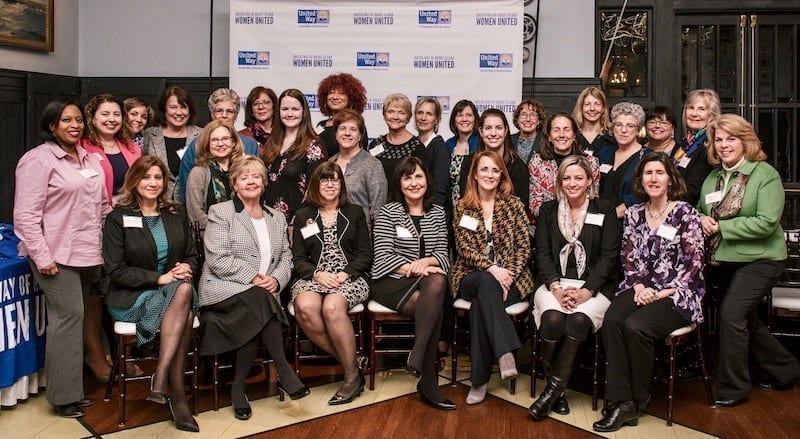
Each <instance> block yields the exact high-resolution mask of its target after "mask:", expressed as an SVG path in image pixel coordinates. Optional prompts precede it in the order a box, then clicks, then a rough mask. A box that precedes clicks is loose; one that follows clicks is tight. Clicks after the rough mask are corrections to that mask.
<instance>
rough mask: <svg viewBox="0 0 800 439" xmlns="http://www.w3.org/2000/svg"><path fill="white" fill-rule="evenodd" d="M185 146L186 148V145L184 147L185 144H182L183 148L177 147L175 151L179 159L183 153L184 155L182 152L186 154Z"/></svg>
mask: <svg viewBox="0 0 800 439" xmlns="http://www.w3.org/2000/svg"><path fill="white" fill-rule="evenodd" d="M186 148H187V147H186V146H184V147H183V148H181V149H179V150H177V151H175V154H178V158H179V159H181V160H182V159H183V155H184V154H186Z"/></svg>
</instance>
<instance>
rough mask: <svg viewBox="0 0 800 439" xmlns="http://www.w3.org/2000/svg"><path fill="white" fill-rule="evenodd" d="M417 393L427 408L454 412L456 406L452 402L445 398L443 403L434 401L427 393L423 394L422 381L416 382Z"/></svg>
mask: <svg viewBox="0 0 800 439" xmlns="http://www.w3.org/2000/svg"><path fill="white" fill-rule="evenodd" d="M417 393H418V394H419V399H421V400H422V402H424V403H425V404H428V405H429V406H431V407H433V408H435V409H439V410H455V409H456V404H455V403H454V402H453V401H450V400H449V399H447V398H445V400H444V401H434V400H433V399H432V398H431V397H430V396H428V394H427V393H425V388H424V387H422V381H417Z"/></svg>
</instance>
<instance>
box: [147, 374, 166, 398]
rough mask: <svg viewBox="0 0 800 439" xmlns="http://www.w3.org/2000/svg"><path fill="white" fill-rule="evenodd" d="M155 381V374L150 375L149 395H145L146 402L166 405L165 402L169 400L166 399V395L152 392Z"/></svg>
mask: <svg viewBox="0 0 800 439" xmlns="http://www.w3.org/2000/svg"><path fill="white" fill-rule="evenodd" d="M155 380H156V374H155V372H153V374H152V375H150V394H149V395H147V400H148V401H151V402H154V403H156V404H166V403H167V401H168V400H169V398H167V395H166V393H164V392H158V391H156V390H153V383H155Z"/></svg>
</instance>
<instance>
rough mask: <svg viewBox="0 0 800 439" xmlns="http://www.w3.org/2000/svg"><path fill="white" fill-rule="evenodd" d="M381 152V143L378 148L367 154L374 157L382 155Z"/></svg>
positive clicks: (382, 149)
mask: <svg viewBox="0 0 800 439" xmlns="http://www.w3.org/2000/svg"><path fill="white" fill-rule="evenodd" d="M383 151H384V148H383V144H382V143H381V144H379V145H378V146H376V147H374V148H372V149H370V150H369V153H370V154H372V156H373V157H375V156H377V155H379V154H381V153H383Z"/></svg>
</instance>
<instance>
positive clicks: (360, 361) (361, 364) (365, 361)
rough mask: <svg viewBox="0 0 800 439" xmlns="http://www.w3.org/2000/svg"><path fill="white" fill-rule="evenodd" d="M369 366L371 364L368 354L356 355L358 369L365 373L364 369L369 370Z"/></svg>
mask: <svg viewBox="0 0 800 439" xmlns="http://www.w3.org/2000/svg"><path fill="white" fill-rule="evenodd" d="M367 366H369V357H367V356H366V355H361V356H359V357H356V367H358V370H359V371H360V372H361V373H364V371H365V370H367Z"/></svg>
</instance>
